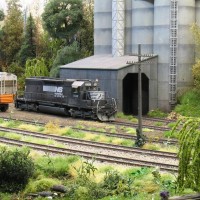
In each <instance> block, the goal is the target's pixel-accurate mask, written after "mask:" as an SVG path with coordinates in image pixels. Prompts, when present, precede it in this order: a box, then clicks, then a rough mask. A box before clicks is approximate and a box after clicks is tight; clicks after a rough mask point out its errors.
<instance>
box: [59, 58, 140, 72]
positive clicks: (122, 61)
mask: <svg viewBox="0 0 200 200" xmlns="http://www.w3.org/2000/svg"><path fill="white" fill-rule="evenodd" d="M128 61H129V62H137V61H138V57H137V56H129V55H127V56H122V57H113V56H112V55H94V56H90V57H88V58H84V59H81V60H78V61H75V62H73V63H69V64H66V65H63V66H60V68H62V69H65V68H66V69H71V68H73V69H104V70H119V69H121V68H125V67H128V66H130V65H132V64H133V63H129V64H127V62H128Z"/></svg>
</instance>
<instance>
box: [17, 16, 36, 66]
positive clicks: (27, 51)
mask: <svg viewBox="0 0 200 200" xmlns="http://www.w3.org/2000/svg"><path fill="white" fill-rule="evenodd" d="M35 34H36V27H35V22H34V19H33V17H32V15H31V14H30V15H29V17H28V18H27V22H26V27H25V33H24V38H23V44H22V46H21V49H20V51H19V61H20V63H21V64H22V65H23V66H24V65H25V63H26V60H27V59H28V58H29V59H32V58H35V57H36V44H35Z"/></svg>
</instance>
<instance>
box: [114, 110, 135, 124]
mask: <svg viewBox="0 0 200 200" xmlns="http://www.w3.org/2000/svg"><path fill="white" fill-rule="evenodd" d="M116 116H117V118H120V119H126V120H129V121H131V122H138V119H137V118H135V117H133V116H132V115H125V114H124V113H122V112H118V113H117V115H116Z"/></svg>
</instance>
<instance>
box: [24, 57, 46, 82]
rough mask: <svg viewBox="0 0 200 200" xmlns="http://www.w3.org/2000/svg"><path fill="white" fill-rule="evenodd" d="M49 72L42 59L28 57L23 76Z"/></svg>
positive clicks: (41, 74)
mask: <svg viewBox="0 0 200 200" xmlns="http://www.w3.org/2000/svg"><path fill="white" fill-rule="evenodd" d="M48 75H49V72H48V69H47V66H46V65H45V62H44V59H43V58H41V59H36V58H35V59H28V60H27V61H26V68H25V78H28V77H31V76H48Z"/></svg>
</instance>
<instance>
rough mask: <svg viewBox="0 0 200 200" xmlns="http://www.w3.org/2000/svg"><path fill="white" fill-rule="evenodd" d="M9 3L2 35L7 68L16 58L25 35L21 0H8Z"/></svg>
mask: <svg viewBox="0 0 200 200" xmlns="http://www.w3.org/2000/svg"><path fill="white" fill-rule="evenodd" d="M7 4H8V11H7V16H6V18H5V21H4V26H3V28H2V37H1V49H2V54H3V55H2V59H3V64H4V68H5V69H6V68H7V67H8V66H9V65H10V64H11V63H12V62H13V61H14V60H15V59H16V55H17V53H18V51H19V49H20V47H21V43H22V36H23V17H22V12H21V10H20V5H19V0H8V1H7Z"/></svg>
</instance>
